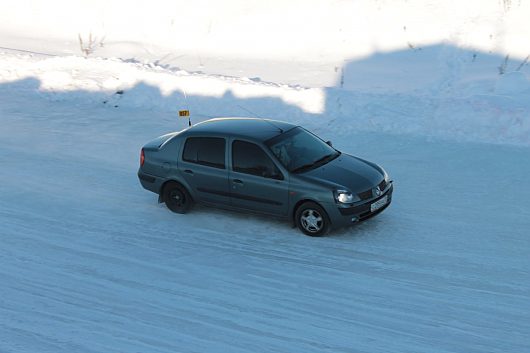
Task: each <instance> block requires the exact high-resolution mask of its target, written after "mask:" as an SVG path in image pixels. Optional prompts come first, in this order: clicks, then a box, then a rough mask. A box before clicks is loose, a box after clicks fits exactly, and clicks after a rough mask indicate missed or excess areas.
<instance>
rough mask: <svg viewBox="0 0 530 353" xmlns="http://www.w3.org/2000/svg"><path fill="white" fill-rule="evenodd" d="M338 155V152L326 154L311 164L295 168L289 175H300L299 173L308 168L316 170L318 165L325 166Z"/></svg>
mask: <svg viewBox="0 0 530 353" xmlns="http://www.w3.org/2000/svg"><path fill="white" fill-rule="evenodd" d="M339 154H340V152H335V153H330V154H326V155H325V156H324V157H322V158H319V159H317V160H316V161H314V162H311V163H308V164H304V165H302V166H300V167H297V168H295V169H293V170H291V173H300V172H301V171H303V170H306V169H309V168H316V167H318V166H320V165H323V164H326V163H327V162H330V161H331V160H333V159H335V158H336V157H337V156H338V155H339Z"/></svg>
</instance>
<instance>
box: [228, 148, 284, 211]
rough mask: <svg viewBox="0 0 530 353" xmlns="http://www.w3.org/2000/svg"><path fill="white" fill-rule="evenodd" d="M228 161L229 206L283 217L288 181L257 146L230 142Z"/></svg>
mask: <svg viewBox="0 0 530 353" xmlns="http://www.w3.org/2000/svg"><path fill="white" fill-rule="evenodd" d="M230 161H231V168H230V171H229V178H228V179H229V185H230V197H231V203H232V206H234V207H238V208H242V209H246V210H251V211H258V212H263V213H268V214H273V215H279V216H287V210H288V206H289V205H288V199H289V198H288V192H289V182H288V180H287V179H286V178H285V177H284V175H283V174H282V173H281V171H280V170H279V169H278V167H277V166H276V164H275V163H274V162H273V161H272V159H271V158H270V156H269V155H268V154H267V153H266V152H265V151H264V150H263V149H262V148H261V147H260V146H259V145H257V144H255V143H252V142H248V141H243V140H238V139H234V140H232V143H231V158H230Z"/></svg>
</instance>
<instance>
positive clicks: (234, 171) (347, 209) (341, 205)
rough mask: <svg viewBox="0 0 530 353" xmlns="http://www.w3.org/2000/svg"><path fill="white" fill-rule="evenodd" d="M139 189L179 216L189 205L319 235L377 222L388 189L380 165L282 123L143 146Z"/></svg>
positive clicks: (213, 126) (191, 131)
mask: <svg viewBox="0 0 530 353" xmlns="http://www.w3.org/2000/svg"><path fill="white" fill-rule="evenodd" d="M138 177H139V179H140V182H141V184H142V186H143V187H144V188H145V189H147V190H150V191H152V192H154V193H156V194H158V195H159V202H165V204H166V205H167V207H168V208H169V209H170V210H171V211H174V212H177V213H186V212H187V211H189V210H190V208H191V207H192V206H193V204H194V203H201V204H205V205H210V206H216V207H222V208H226V209H232V210H239V211H245V212H254V213H259V214H265V215H268V216H273V217H281V218H285V219H288V220H291V221H292V222H293V224H295V225H296V226H298V228H300V230H301V231H302V232H304V233H305V234H307V235H312V236H318V235H323V234H325V233H327V232H328V231H329V230H330V229H332V228H338V227H344V226H348V225H352V224H355V223H357V222H359V221H363V220H365V219H367V218H370V217H372V216H375V215H376V214H378V213H380V212H381V211H383V210H384V209H385V208H387V207H388V205H390V202H391V201H392V191H393V185H392V181H391V180H389V177H388V174H387V173H386V172H385V171H384V170H383V168H381V167H380V166H378V165H376V164H374V163H371V162H368V161H365V160H363V159H360V158H357V157H354V156H351V155H349V154H346V153H342V152H340V151H337V150H336V149H335V148H333V147H332V146H331V143H330V142H324V141H323V140H321V139H320V138H319V137H317V136H315V135H314V134H312V133H311V132H309V131H307V130H305V129H304V128H302V127H300V126H296V125H292V124H289V123H286V122H281V121H275V120H266V119H254V118H219V119H211V120H207V121H204V122H202V123H199V124H196V125H195V126H193V127H190V128H187V129H185V130H182V131H180V132H174V133H170V134H167V135H164V136H160V137H158V138H156V139H154V140H153V141H151V142H149V143H148V144H146V145H145V146H144V147H143V148H142V150H141V155H140V169H139V171H138Z"/></svg>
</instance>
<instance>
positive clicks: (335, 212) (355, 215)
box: [326, 183, 394, 228]
mask: <svg viewBox="0 0 530 353" xmlns="http://www.w3.org/2000/svg"><path fill="white" fill-rule="evenodd" d="M393 192H394V185H393V183H389V186H388V187H387V189H386V190H385V192H384V193H383V194H381V196H379V197H377V198H374V199H371V200H368V201H364V203H362V204H357V205H353V206H350V207H337V205H336V204H335V205H334V207H329V209H327V210H326V211H328V214H329V216H330V218H331V223H332V226H333V228H340V227H345V226H349V225H352V224H355V223H358V222H362V221H365V220H367V219H369V218H371V217H374V216H376V215H378V214H379V213H381V212H383V211H384V210H385V209H386V208H387V207H388V206H389V205H390V203H391V202H392V193H393ZM385 196H387V198H388V199H387V203H386V204H385V205H384V206H382V207H381V208H379V209H377V210H375V211H373V212H372V211H371V210H370V206H371V205H372V204H373V203H374V202H377V201H379V200H381V199H382V198H383V197H385Z"/></svg>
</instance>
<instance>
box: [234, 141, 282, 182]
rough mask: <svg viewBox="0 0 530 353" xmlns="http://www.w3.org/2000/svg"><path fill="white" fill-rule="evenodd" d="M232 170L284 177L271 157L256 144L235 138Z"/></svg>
mask: <svg viewBox="0 0 530 353" xmlns="http://www.w3.org/2000/svg"><path fill="white" fill-rule="evenodd" d="M232 170H233V171H235V172H239V173H245V174H252V175H258V176H261V177H264V178H271V179H280V180H281V179H283V176H282V173H281V172H280V170H279V169H278V168H277V167H276V165H275V164H274V162H273V161H272V160H271V159H270V157H269V156H268V155H267V154H266V153H265V152H264V151H263V149H261V147H259V146H258V145H256V144H253V143H250V142H246V141H240V140H235V141H234V142H233V143H232Z"/></svg>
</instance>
